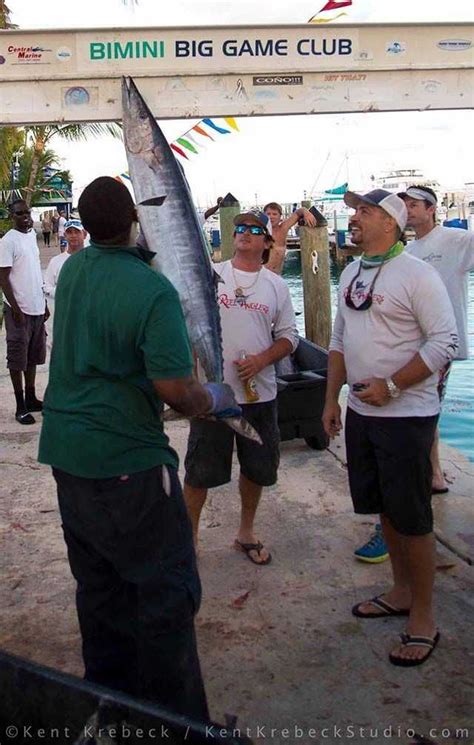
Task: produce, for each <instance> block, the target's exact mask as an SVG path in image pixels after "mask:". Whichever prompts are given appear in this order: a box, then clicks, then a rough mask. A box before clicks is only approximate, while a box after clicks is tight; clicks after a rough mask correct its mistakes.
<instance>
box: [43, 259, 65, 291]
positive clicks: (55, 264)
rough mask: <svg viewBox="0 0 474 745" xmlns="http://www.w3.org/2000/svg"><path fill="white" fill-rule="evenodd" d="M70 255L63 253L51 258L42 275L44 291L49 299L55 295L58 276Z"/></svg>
mask: <svg viewBox="0 0 474 745" xmlns="http://www.w3.org/2000/svg"><path fill="white" fill-rule="evenodd" d="M70 255H71V254H68V252H67V251H64V252H63V253H62V254H58V255H57V256H53V258H52V259H51V261H50V262H49V264H48V267H47V269H46V271H45V273H44V291H45V293H46V295H47V296H48V297H50V298H54V296H55V295H56V285H57V284H58V278H59V274H60V272H61V269H62V268H63V266H64V264H65V262H66V261H67V260H68V259H69V257H70Z"/></svg>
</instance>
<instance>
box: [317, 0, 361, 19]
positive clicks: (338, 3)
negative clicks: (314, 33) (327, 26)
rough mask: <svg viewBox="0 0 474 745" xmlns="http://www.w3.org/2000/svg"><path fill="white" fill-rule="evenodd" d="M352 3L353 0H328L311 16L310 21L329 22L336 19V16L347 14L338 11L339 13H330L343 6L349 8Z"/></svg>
mask: <svg viewBox="0 0 474 745" xmlns="http://www.w3.org/2000/svg"><path fill="white" fill-rule="evenodd" d="M349 5H352V0H328V2H327V3H326V4H325V5H324V6H323V7H322V8H321V10H319V11H318V12H317V13H316V14H315V15H314V16H311V18H310V19H309V21H308V23H329V22H330V21H335V20H336V18H340V17H341V16H346V15H347V13H346V12H344V11H343V12H342V13H338V14H337V15H335V16H334V15H333V16H329V15H328V14H329V13H331V12H332V11H335V10H340V9H341V8H347V7H348V6H349Z"/></svg>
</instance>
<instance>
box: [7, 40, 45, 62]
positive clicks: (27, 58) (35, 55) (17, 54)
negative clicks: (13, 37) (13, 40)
mask: <svg viewBox="0 0 474 745" xmlns="http://www.w3.org/2000/svg"><path fill="white" fill-rule="evenodd" d="M52 51H53V50H52V49H45V48H44V47H39V46H35V47H33V46H31V47H16V46H15V45H14V44H10V46H9V47H8V49H7V52H8V54H10V55H12V56H13V57H14V58H15V62H14V63H13V64H17V65H18V64H31V63H33V64H38V63H41V62H45V59H44V54H45V52H52Z"/></svg>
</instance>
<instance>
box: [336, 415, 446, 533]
mask: <svg viewBox="0 0 474 745" xmlns="http://www.w3.org/2000/svg"><path fill="white" fill-rule="evenodd" d="M437 422H438V416H437V415H436V416H427V417H378V416H361V415H360V414H357V413H356V412H355V411H353V410H352V409H350V408H348V409H347V415H346V426H345V434H346V450H347V466H348V470H349V486H350V490H351V497H352V501H353V503H354V510H355V512H357V513H358V514H362V515H369V514H374V513H379V514H383V515H385V516H386V517H388V519H389V520H390V522H391V523H392V525H393V527H394V528H395V530H396V531H397V532H399V533H401V534H402V535H426V534H428V533H431V532H432V530H433V513H432V510H431V479H432V468H431V461H430V451H431V446H432V444H433V440H434V434H435V430H436V425H437Z"/></svg>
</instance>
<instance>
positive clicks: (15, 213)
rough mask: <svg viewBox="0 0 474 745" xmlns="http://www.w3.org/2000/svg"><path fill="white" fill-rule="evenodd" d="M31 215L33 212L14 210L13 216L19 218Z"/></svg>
mask: <svg viewBox="0 0 474 745" xmlns="http://www.w3.org/2000/svg"><path fill="white" fill-rule="evenodd" d="M30 213H31V210H13V214H14V215H16V216H17V217H22V216H23V215H29V214H30Z"/></svg>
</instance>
